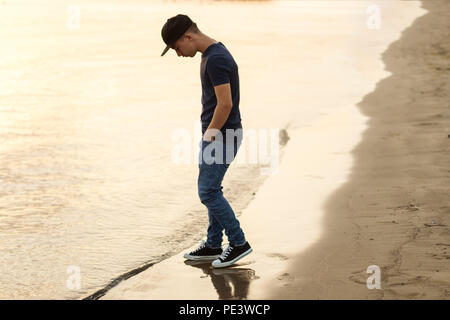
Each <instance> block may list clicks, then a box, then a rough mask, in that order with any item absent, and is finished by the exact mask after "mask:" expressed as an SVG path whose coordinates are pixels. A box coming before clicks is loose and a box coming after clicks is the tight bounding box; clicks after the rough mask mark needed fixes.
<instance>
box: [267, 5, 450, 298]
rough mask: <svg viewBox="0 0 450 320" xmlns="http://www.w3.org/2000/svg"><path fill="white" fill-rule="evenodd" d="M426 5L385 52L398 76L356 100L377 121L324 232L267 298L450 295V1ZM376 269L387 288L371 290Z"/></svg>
mask: <svg viewBox="0 0 450 320" xmlns="http://www.w3.org/2000/svg"><path fill="white" fill-rule="evenodd" d="M421 3H422V8H424V9H426V10H428V11H429V12H428V13H426V14H425V15H423V16H420V17H418V18H417V19H416V20H415V21H414V22H413V24H412V25H411V26H410V27H408V28H407V29H406V30H404V31H403V32H402V36H401V38H400V39H399V40H397V41H395V42H393V43H391V44H390V46H389V47H388V49H387V50H386V51H385V52H384V53H383V54H382V59H383V62H384V63H385V66H386V70H387V71H389V72H391V73H392V75H391V76H389V77H388V78H385V79H383V80H381V81H380V82H379V83H378V84H377V86H376V89H375V90H374V91H373V92H371V93H369V94H368V95H366V96H365V97H364V98H363V100H362V101H361V102H360V103H359V104H358V109H359V110H361V112H362V113H363V114H364V115H366V116H368V117H369V119H370V120H369V122H368V124H369V127H368V129H366V130H365V132H364V134H363V139H362V140H361V142H360V143H359V144H358V145H357V147H356V148H354V150H353V151H352V154H353V158H354V161H355V163H354V166H353V168H352V173H351V175H350V177H349V180H348V182H346V183H345V185H343V186H341V187H340V188H339V189H338V190H336V191H335V192H334V193H333V195H332V196H331V197H330V198H329V199H328V200H327V202H326V215H325V217H324V219H323V222H322V225H323V228H324V230H325V231H324V233H323V236H322V237H321V239H320V241H319V242H317V243H316V244H314V246H312V247H310V248H308V250H306V251H304V252H301V253H300V254H298V255H296V257H295V258H294V259H293V260H292V261H291V263H290V266H289V268H288V270H287V272H286V275H287V276H288V277H289V281H288V282H286V283H283V284H279V285H278V286H277V288H276V290H275V291H273V292H271V295H270V297H269V299H448V298H449V291H450V282H449V281H448V279H450V270H449V266H448V259H449V258H450V256H449V253H448V246H450V244H449V243H448V236H449V235H450V231H449V225H450V220H449V213H450V199H449V197H448V195H449V194H450V187H449V186H450V176H449V171H448V163H450V151H449V147H448V144H449V143H450V140H449V137H450V136H449V135H448V134H449V129H450V119H449V115H448V107H449V106H448V101H449V100H448V93H449V92H450V86H449V83H450V81H449V70H450V64H449V61H450V40H449V39H450V37H449V36H450V34H448V32H447V34H446V32H445V30H450V27H449V22H448V21H450V3H449V2H446V1H445V0H444V1H440V0H429V1H428V0H425V1H421ZM370 265H377V266H379V267H380V270H381V273H380V275H381V289H378V290H369V289H368V288H367V287H366V281H367V278H368V277H369V276H370V274H369V273H367V268H368V267H369V266H370Z"/></svg>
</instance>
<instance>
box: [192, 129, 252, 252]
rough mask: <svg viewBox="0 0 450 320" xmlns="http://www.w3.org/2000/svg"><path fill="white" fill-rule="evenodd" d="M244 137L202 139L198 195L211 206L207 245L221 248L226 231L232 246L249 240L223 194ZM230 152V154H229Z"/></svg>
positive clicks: (209, 208)
mask: <svg viewBox="0 0 450 320" xmlns="http://www.w3.org/2000/svg"><path fill="white" fill-rule="evenodd" d="M241 142H242V139H239V138H234V139H233V141H232V143H227V142H226V141H220V140H219V141H217V140H216V141H213V142H208V141H203V140H202V141H201V148H200V155H199V175H198V195H199V197H200V201H201V202H202V203H203V204H204V205H205V206H206V207H207V208H208V217H209V226H208V236H207V240H206V245H207V246H208V247H210V248H220V247H221V245H222V236H223V230H225V234H226V235H227V237H228V241H229V243H230V244H231V245H233V246H240V245H243V244H244V243H245V242H246V240H245V236H244V232H243V231H242V229H241V227H240V224H239V221H238V220H237V219H236V216H235V214H234V212H233V209H232V208H231V206H230V204H229V203H228V201H227V200H226V199H225V198H224V196H223V193H222V189H223V186H222V180H223V178H224V176H225V173H226V172H227V169H228V167H229V166H230V164H231V161H232V160H233V159H234V157H235V156H236V153H237V151H238V149H239V147H240V145H241ZM227 152H228V156H227Z"/></svg>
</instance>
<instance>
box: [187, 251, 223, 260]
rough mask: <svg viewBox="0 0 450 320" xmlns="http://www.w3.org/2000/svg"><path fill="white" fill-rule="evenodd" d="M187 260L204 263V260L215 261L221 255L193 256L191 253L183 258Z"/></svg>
mask: <svg viewBox="0 0 450 320" xmlns="http://www.w3.org/2000/svg"><path fill="white" fill-rule="evenodd" d="M183 257H184V258H185V259H187V260H192V261H202V260H214V259H217V258H219V257H220V254H217V255H214V256H201V257H200V256H191V255H190V254H189V253H185V254H184V256H183Z"/></svg>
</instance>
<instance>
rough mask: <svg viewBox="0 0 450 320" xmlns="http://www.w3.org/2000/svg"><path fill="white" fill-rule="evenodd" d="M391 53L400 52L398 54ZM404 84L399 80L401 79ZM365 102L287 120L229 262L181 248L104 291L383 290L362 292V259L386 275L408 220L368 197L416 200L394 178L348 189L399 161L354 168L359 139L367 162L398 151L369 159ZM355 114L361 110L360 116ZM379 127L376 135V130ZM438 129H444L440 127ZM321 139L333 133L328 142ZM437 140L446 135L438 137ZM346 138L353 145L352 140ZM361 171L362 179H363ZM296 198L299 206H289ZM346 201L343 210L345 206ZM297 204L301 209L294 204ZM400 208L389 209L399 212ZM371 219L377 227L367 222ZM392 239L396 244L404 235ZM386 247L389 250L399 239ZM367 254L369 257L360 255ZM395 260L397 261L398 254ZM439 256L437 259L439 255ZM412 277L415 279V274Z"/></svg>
mask: <svg viewBox="0 0 450 320" xmlns="http://www.w3.org/2000/svg"><path fill="white" fill-rule="evenodd" d="M426 9H428V8H426ZM428 10H429V9H428ZM426 16H428V14H426V15H425V16H420V17H419V18H417V19H416V20H415V21H414V23H413V26H415V25H416V24H417V21H420V19H423V17H426ZM413 26H410V27H408V28H407V29H406V30H405V31H403V32H402V36H401V38H400V40H397V41H395V42H394V43H391V44H390V45H389V49H390V48H391V47H392V46H393V45H394V44H395V43H398V42H399V41H402V39H403V38H404V35H405V33H406V32H409V30H410V29H411V28H412V27H413ZM413 40H414V39H413ZM413 43H414V42H413ZM389 49H388V50H387V51H389ZM387 51H386V52H387ZM386 52H385V53H384V54H383V58H384V57H385V55H386ZM399 60H402V57H401V56H400V58H399ZM383 61H385V59H383ZM396 63H398V61H396ZM386 69H387V70H388V71H391V70H392V69H391V68H390V66H389V64H388V63H386ZM393 76H395V73H394V75H392V76H389V77H387V78H384V79H382V80H381V81H380V82H379V83H378V84H377V86H376V89H375V91H374V92H372V93H369V94H368V95H366V96H365V97H364V98H363V101H362V102H361V103H360V104H359V105H362V104H364V103H367V99H368V97H374V96H376V94H375V93H377V92H379V87H380V84H382V83H383V81H388V80H389V79H391V78H392V77H393ZM396 83H398V79H395V83H394V84H396ZM409 88H410V87H409V86H406V89H409ZM387 89H390V90H391V91H393V92H394V93H397V90H398V88H397V87H396V86H395V85H393V84H392V83H391V82H389V84H388V85H387ZM385 94H386V93H385V92H383V93H382V94H381V97H378V98H376V97H375V98H371V99H372V100H373V101H372V104H375V105H376V106H378V105H380V101H381V102H384V103H387V104H389V103H390V101H392V97H390V98H384V95H385ZM405 103H406V104H407V103H408V102H405ZM388 107H389V106H388ZM358 109H360V110H358ZM366 109H367V108H366ZM372 109H373V108H372ZM369 111H370V110H365V109H364V108H361V107H359V108H355V106H354V105H352V106H346V107H342V108H339V109H336V110H334V111H333V112H332V113H330V114H327V115H324V116H322V117H321V118H319V119H317V121H315V122H314V123H312V124H310V125H308V126H305V127H293V128H290V129H289V131H288V132H289V136H290V138H291V139H290V141H289V143H288V145H287V148H286V150H285V152H286V154H285V155H284V157H283V159H282V161H281V167H280V172H279V173H278V174H277V175H274V176H272V177H270V179H267V180H265V182H264V184H263V185H262V187H261V188H260V190H259V191H258V193H257V195H256V196H255V198H254V199H253V200H252V201H251V202H250V204H249V206H248V207H247V208H246V209H245V210H244V212H245V214H243V215H242V216H241V217H240V218H239V219H240V221H241V224H242V225H243V226H245V233H246V236H247V237H248V239H249V242H250V243H251V244H252V246H253V247H254V248H255V249H256V250H254V253H252V254H251V255H250V256H249V257H248V258H245V259H243V260H242V262H241V261H240V262H239V263H238V264H237V265H235V266H234V267H233V268H228V269H220V270H218V269H212V268H211V267H210V265H209V264H208V263H193V262H185V263H182V261H183V258H182V254H183V253H184V251H188V250H189V249H187V250H184V251H183V252H181V253H179V254H177V255H174V256H172V257H170V258H168V259H166V260H164V261H161V262H160V263H158V264H155V265H154V266H153V267H152V268H151V269H149V270H146V271H144V272H142V273H140V274H137V275H135V276H134V277H132V278H130V279H128V280H127V281H123V282H121V283H120V284H119V285H117V286H116V287H114V288H112V289H111V290H110V291H108V292H107V294H106V295H105V296H104V298H105V299H186V296H187V295H186V292H184V291H183V290H176V289H175V288H179V287H189V288H191V290H190V292H189V295H188V296H189V299H217V298H219V299H326V298H329V299H340V298H356V299H361V298H366V299H367V298H378V299H379V298H386V297H387V298H389V295H388V294H386V292H387V291H386V290H385V289H383V291H386V292H384V293H383V295H382V296H380V291H378V292H377V291H372V292H371V291H369V290H368V289H367V288H366V282H365V280H366V278H367V276H368V275H367V274H366V273H365V271H366V268H367V266H369V265H372V264H378V265H380V267H381V269H382V271H381V272H382V287H383V288H384V287H385V286H386V285H387V283H386V277H385V276H386V274H388V275H389V272H390V271H391V270H392V269H395V268H393V267H389V266H390V265H389V263H386V261H387V259H389V258H390V257H389V253H390V252H391V251H392V245H391V241H400V242H401V240H404V239H400V238H401V236H400V235H399V234H398V231H399V230H398V228H396V227H397V226H398V225H401V226H402V228H403V229H400V231H404V230H406V229H407V228H408V227H410V226H408V225H403V221H401V219H400V218H401V217H400V216H396V217H395V220H394V219H392V221H396V222H397V223H393V222H391V224H387V223H386V221H384V220H386V219H385V218H386V217H384V216H381V217H380V216H375V218H374V217H373V210H375V207H376V206H375V204H378V202H380V201H381V202H383V201H384V200H385V199H388V200H389V201H391V202H393V203H392V205H389V206H387V207H392V208H394V209H396V208H397V209H398V210H401V208H404V210H406V211H409V210H411V211H412V212H415V211H417V210H416V209H415V208H417V206H416V204H413V205H414V206H410V204H408V201H406V203H407V204H406V205H405V204H404V203H403V202H404V201H405V199H404V195H403V194H402V191H404V190H400V188H397V187H402V186H398V185H397V186H396V185H395V184H394V187H392V188H390V189H389V188H388V189H387V190H388V191H387V192H386V193H380V194H378V193H379V191H376V192H374V191H373V190H372V192H367V193H368V194H369V193H370V195H371V197H370V196H369V197H367V196H366V195H365V194H362V193H363V191H359V194H358V193H357V194H358V196H359V197H356V196H353V197H352V196H351V195H352V194H353V193H355V191H354V190H350V189H349V185H353V184H355V180H357V179H360V181H359V184H358V186H365V187H368V188H370V187H373V186H374V184H373V183H374V182H373V181H370V179H369V180H368V179H367V176H369V177H371V178H374V179H375V180H377V181H375V182H379V181H383V179H384V180H387V181H388V182H389V183H391V182H392V180H390V178H391V176H395V173H396V170H398V168H395V170H393V171H389V175H383V174H382V172H380V171H378V172H377V174H373V175H370V174H368V173H367V172H363V173H360V172H359V171H358V170H359V166H360V163H361V159H359V158H358V154H357V151H355V150H358V149H361V147H360V146H361V145H366V144H367V145H368V147H365V148H364V150H363V151H364V152H365V153H364V152H363V154H364V155H365V158H364V161H363V163H365V164H368V163H372V164H373V162H376V163H378V164H380V165H381V166H382V168H386V167H387V168H390V166H392V163H393V164H402V163H403V162H402V161H399V160H398V159H396V158H395V156H397V157H401V155H402V154H401V152H400V153H399V154H398V155H395V154H394V155H392V150H391V149H388V150H389V151H391V152H390V153H388V156H387V157H386V159H382V160H383V161H380V159H377V156H378V153H377V152H378V151H377V150H376V148H374V145H373V144H374V140H373V139H370V135H368V133H370V132H371V130H372V129H373V127H374V122H375V123H376V124H380V122H381V123H382V124H383V123H384V122H383V121H380V122H377V121H374V119H376V116H377V114H375V115H374V114H372V113H371V112H369ZM384 111H386V108H384ZM380 114H381V115H382V114H383V112H382V111H379V114H378V115H380ZM364 115H365V116H364ZM367 116H368V118H367ZM362 118H367V119H369V120H368V121H366V122H365V123H364V121H362ZM444 119H445V118H444ZM395 120H396V121H391V122H389V121H388V122H387V124H390V125H391V126H393V127H394V128H397V127H398V124H399V123H403V122H401V121H400V122H397V121H398V120H399V119H395ZM400 120H401V119H400ZM387 124H386V125H387ZM367 126H368V128H367ZM404 126H405V125H404ZM419 129H420V127H419ZM360 133H363V139H362V140H361V139H360V138H359V136H358V135H359V134H360ZM386 133H387V136H386ZM380 134H381V136H382V137H383V138H382V139H381V145H383V144H385V143H386V141H388V140H389V139H392V137H394V138H395V137H398V136H400V137H402V135H401V134H400V135H395V133H394V134H392V132H390V131H389V130H388V129H387V128H386V127H382V129H381V133H380ZM380 134H379V135H378V136H376V137H375V139H378V138H379V137H380ZM408 134H410V132H408ZM368 137H369V139H368ZM403 137H405V136H403ZM407 137H408V136H407V135H406V138H407ZM445 137H446V138H447V134H445ZM330 141H334V143H333V144H332V146H330ZM375 141H376V140H375ZM394 141H395V139H394ZM358 142H359V144H358V145H357V143H358ZM446 142H447V140H445V142H444V143H446ZM355 145H357V147H356V148H355ZM305 146H308V147H310V148H311V150H312V148H314V152H315V155H316V156H319V157H317V158H314V159H312V158H309V159H308V157H306V158H305V159H303V158H301V157H302V151H306V152H308V150H305ZM375 146H376V144H375ZM394 146H395V148H393V150H400V151H402V150H404V149H402V148H401V145H400V144H399V143H398V141H396V142H395V145H394ZM386 148H389V146H387V147H386ZM391 148H392V146H391ZM299 150H300V151H299ZM299 159H302V163H301V165H302V166H301V168H300V167H299V166H298V163H299ZM370 160H372V162H370ZM442 163H445V162H442ZM447 163H448V162H447ZM349 164H351V165H352V166H349ZM392 167H395V166H392ZM369 168H370V167H369ZM347 169H348V171H346V170H347ZM350 169H351V170H350ZM366 170H367V169H366ZM369 171H370V170H369ZM364 173H365V175H364ZM286 181H288V183H287V184H285V182H286ZM364 181H368V182H367V183H366V184H364V183H363V182H364ZM375 185H376V184H375ZM336 186H338V188H336ZM378 189H382V186H378ZM396 189H399V190H400V191H399V190H396ZM342 190H344V191H342ZM394 191H398V193H397V196H398V199H399V200H401V203H400V204H398V205H397V203H395V200H396V199H397V198H395V197H392V194H393V192H394ZM328 193H329V194H330V196H327V197H326V199H327V200H326V205H325V206H323V195H325V194H328ZM349 195H350V198H349V197H348V196H349ZM320 196H322V197H320ZM345 196H347V198H346V197H345ZM390 197H392V198H390ZM302 198H304V200H302ZM271 199H275V200H276V201H273V200H271ZM296 203H298V204H299V206H294V204H296ZM348 203H350V205H351V206H350V208H351V209H352V210H349V205H348ZM382 204H383V203H382ZM356 205H359V206H361V207H363V208H364V209H366V208H367V209H368V210H367V211H368V213H367V212H365V214H364V215H361V214H360V213H359V212H357V211H358V209H357V208H356ZM395 205H397V207H395ZM299 207H300V208H301V210H298V208H299ZM449 207H450V206H449ZM369 209H370V210H369ZM386 209H387V208H386V207H382V208H378V210H380V212H382V211H386ZM280 211H282V212H283V215H282V216H281V215H279V214H278V215H274V214H273V212H280ZM394 211H395V210H394ZM348 212H351V214H348ZM318 213H323V214H318ZM401 214H402V213H398V215H401ZM377 218H378V220H377ZM389 218H390V216H389ZM370 219H373V221H371V220H370ZM380 219H381V221H380ZM360 220H361V221H360ZM289 221H290V222H292V223H289ZM373 226H376V228H372V227H373ZM427 228H429V227H427ZM430 229H434V228H430ZM372 232H373V233H375V235H377V236H378V235H379V233H380V232H381V233H383V236H384V238H385V243H383V244H382V245H380V242H379V241H377V239H376V237H375V236H373V235H372ZM384 233H386V234H384ZM280 235H282V237H280ZM268 239H270V241H268ZM371 239H372V240H371ZM442 242H443V241H442ZM401 243H402V244H403V245H405V244H407V243H409V242H404V241H403V242H401ZM394 250H397V252H398V250H399V249H394ZM370 253H376V254H375V259H374V260H378V261H372V259H373V258H374V256H371V255H370ZM394 256H395V252H394ZM397 256H398V255H397ZM369 261H370V263H367V262H369ZM395 261H396V262H395V263H397V264H398V262H399V260H398V259H397V260H395ZM443 262H444V263H445V260H443ZM356 266H357V267H356ZM190 267H192V268H190ZM443 271H445V268H443ZM389 276H390V279H391V281H394V285H396V282H395V281H397V280H398V278H395V276H394V275H389ZM441 276H445V272H442V273H441ZM387 279H389V278H387ZM419 280H420V281H423V280H424V279H423V278H419ZM400 283H401V282H400ZM211 284H212V285H211ZM231 288H234V290H232V289H231ZM174 289H175V290H174ZM233 291H234V292H233ZM411 297H412V298H414V297H415V296H411Z"/></svg>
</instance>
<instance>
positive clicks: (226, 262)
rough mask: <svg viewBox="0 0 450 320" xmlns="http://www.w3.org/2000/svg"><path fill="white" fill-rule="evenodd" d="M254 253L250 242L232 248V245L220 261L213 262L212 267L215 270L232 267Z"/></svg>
mask: <svg viewBox="0 0 450 320" xmlns="http://www.w3.org/2000/svg"><path fill="white" fill-rule="evenodd" d="M252 251H253V250H252V248H251V247H250V244H249V243H248V242H245V243H244V244H243V245H242V246H232V245H231V244H230V245H229V246H228V248H227V249H226V250H225V251H224V252H223V253H222V255H221V256H220V257H219V259H217V260H214V261H213V263H212V266H213V267H214V268H225V267H228V266H231V265H232V264H234V263H235V262H236V261H238V260H240V259H242V258H243V257H245V256H246V255H248V254H249V253H250V252H252Z"/></svg>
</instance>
